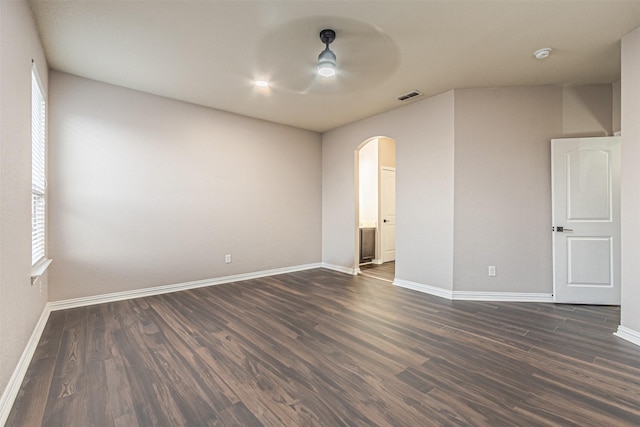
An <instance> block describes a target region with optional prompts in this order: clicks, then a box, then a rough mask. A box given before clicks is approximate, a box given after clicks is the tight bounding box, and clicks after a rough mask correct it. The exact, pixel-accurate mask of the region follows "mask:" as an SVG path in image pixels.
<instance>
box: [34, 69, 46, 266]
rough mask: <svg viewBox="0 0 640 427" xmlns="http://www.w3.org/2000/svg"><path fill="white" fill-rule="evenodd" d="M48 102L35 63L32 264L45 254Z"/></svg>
mask: <svg viewBox="0 0 640 427" xmlns="http://www.w3.org/2000/svg"><path fill="white" fill-rule="evenodd" d="M45 125H46V104H45V97H44V91H43V90H42V85H41V84H40V79H39V77H38V73H37V71H36V69H35V66H34V67H32V69H31V265H32V266H33V265H35V264H37V263H38V262H39V261H41V260H42V259H43V258H44V257H45V224H46V217H45V214H46V210H45V191H46V188H47V185H46V177H45V153H46V148H45V142H46V141H45V137H46V129H45Z"/></svg>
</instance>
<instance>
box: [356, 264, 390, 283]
mask: <svg viewBox="0 0 640 427" xmlns="http://www.w3.org/2000/svg"><path fill="white" fill-rule="evenodd" d="M360 274H362V275H363V276H367V277H374V278H376V279H380V280H384V281H385V282H391V283H393V279H395V277H396V262H395V261H389V262H385V263H383V264H363V265H361V266H360Z"/></svg>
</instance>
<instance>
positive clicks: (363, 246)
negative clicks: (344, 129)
mask: <svg viewBox="0 0 640 427" xmlns="http://www.w3.org/2000/svg"><path fill="white" fill-rule="evenodd" d="M354 169H355V184H356V185H355V198H354V200H355V225H356V227H355V230H356V233H355V236H354V237H355V239H354V240H355V245H354V247H355V256H354V259H355V265H354V271H355V272H357V273H359V274H364V275H370V276H373V277H377V278H380V279H383V280H387V281H389V282H393V278H394V276H395V261H396V259H395V227H396V222H395V217H396V215H395V174H396V142H395V141H394V140H393V139H391V138H388V137H385V136H377V137H372V138H369V139H367V140H365V141H363V142H362V143H361V144H360V145H359V146H358V147H357V148H356V151H355V168H354Z"/></svg>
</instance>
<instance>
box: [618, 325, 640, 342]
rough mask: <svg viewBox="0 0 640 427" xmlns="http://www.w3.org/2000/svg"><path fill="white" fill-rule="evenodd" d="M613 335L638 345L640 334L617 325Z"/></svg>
mask: <svg viewBox="0 0 640 427" xmlns="http://www.w3.org/2000/svg"><path fill="white" fill-rule="evenodd" d="M613 335H615V336H617V337H620V338H622V339H624V340H627V341H629V342H630V343H633V344H635V345H640V332H638V331H634V330H633V329H629V328H625V327H624V326H622V325H618V330H617V331H616V332H614V333H613Z"/></svg>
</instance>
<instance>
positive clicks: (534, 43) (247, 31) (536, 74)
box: [30, 0, 640, 132]
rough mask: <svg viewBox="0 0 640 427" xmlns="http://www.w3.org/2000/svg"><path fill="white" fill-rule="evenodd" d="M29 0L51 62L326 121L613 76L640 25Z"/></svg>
mask: <svg viewBox="0 0 640 427" xmlns="http://www.w3.org/2000/svg"><path fill="white" fill-rule="evenodd" d="M30 3H31V5H32V8H33V10H34V16H35V18H36V22H37V25H38V28H39V31H40V34H41V37H42V40H43V43H44V47H45V53H46V56H47V60H48V62H49V65H50V67H51V68H53V69H56V70H60V71H64V72H67V73H71V74H76V75H78V76H82V77H87V78H90V79H94V80H98V81H102V82H106V83H111V84H114V85H118V86H124V87H127V88H132V89H137V90H141V91H144V92H149V93H153V94H157V95H161V96H166V97H170V98H175V99H179V100H182V101H186V102H191V103H195V104H200V105H204V106H209V107H213V108H217V109H220V110H225V111H230V112H234V113H238V114H242V115H245V116H249V117H255V118H259V119H264V120H269V121H272V122H276V123H282V124H286V125H290V126H295V127H299V128H304V129H310V130H314V131H319V132H323V131H326V130H329V129H332V128H335V127H338V126H340V125H344V124H347V123H351V122H354V121H357V120H359V119H363V118H365V117H369V116H371V115H374V114H377V113H381V112H384V111H388V110H391V109H393V108H396V107H399V106H401V105H404V104H403V103H400V102H399V101H397V100H396V99H395V97H396V96H398V95H401V94H403V93H406V92H409V91H411V90H414V89H417V90H420V91H422V92H424V94H425V95H424V96H423V98H424V97H426V96H430V95H435V94H438V93H441V92H444V91H447V90H449V89H453V88H470V87H494V86H521V85H543V84H553V85H555V84H584V83H610V82H614V81H617V80H619V78H620V39H621V37H622V36H623V35H625V34H626V33H628V32H630V31H632V30H633V29H635V28H637V27H639V26H640V1H513V0H512V1H483V0H476V1H455V0H452V1H428V0H424V1H402V0H397V1H363V0H361V1H331V0H328V1H327V0H325V1H311V0H298V1H291V0H290V1H266V0H265V1H216V0H209V1H207V0H200V1H190V0H181V1H168V0H147V1H136V0H126V1H124V0H102V1H101V0H81V1H74V0H31V1H30ZM323 28H332V29H334V30H335V31H336V34H337V36H336V40H335V42H333V44H332V45H331V49H332V50H333V51H334V52H335V54H336V55H337V58H338V75H337V76H336V77H335V78H334V79H332V80H327V79H322V78H320V77H317V76H316V75H315V65H316V61H317V57H318V54H319V53H320V52H321V51H322V49H323V48H324V45H323V44H322V43H321V42H320V39H319V37H318V33H319V32H320V30H322V29H323ZM542 47H551V48H553V53H552V55H551V57H549V58H548V59H546V60H544V61H539V60H536V59H535V58H534V57H533V52H534V51H535V50H537V49H539V48H542ZM255 78H267V79H269V80H270V81H271V87H270V88H269V89H266V90H265V89H257V88H254V87H253V85H252V82H253V80H254V79H255ZM418 99H420V98H418Z"/></svg>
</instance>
